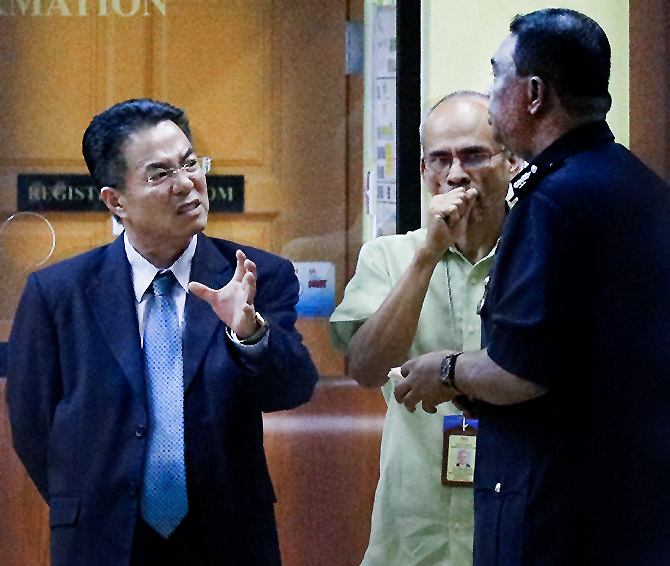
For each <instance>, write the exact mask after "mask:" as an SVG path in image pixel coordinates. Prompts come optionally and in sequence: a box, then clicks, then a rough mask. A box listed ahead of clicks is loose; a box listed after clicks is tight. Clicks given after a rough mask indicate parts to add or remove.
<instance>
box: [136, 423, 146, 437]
mask: <svg viewBox="0 0 670 566" xmlns="http://www.w3.org/2000/svg"><path fill="white" fill-rule="evenodd" d="M146 433H147V429H146V428H144V427H143V426H142V425H139V426H138V427H137V428H136V429H135V436H137V438H143V437H144V435H145V434H146Z"/></svg>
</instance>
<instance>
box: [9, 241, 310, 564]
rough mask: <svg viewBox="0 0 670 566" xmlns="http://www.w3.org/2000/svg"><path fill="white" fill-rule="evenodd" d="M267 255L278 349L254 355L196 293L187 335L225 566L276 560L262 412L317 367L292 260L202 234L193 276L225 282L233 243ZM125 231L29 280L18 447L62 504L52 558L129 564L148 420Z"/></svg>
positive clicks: (197, 468) (287, 400)
mask: <svg viewBox="0 0 670 566" xmlns="http://www.w3.org/2000/svg"><path fill="white" fill-rule="evenodd" d="M238 248H240V249H242V250H243V251H244V252H245V254H246V255H247V257H248V258H249V259H251V260H253V261H254V262H256V265H257V268H258V285H257V289H258V290H257V294H256V298H255V305H256V308H257V309H258V311H259V312H260V313H261V314H262V315H263V316H264V317H265V319H266V320H267V321H268V323H269V326H270V336H269V347H268V351H267V355H265V356H263V357H262V359H260V360H257V361H254V362H250V361H249V360H247V359H244V358H243V357H241V356H240V352H239V350H238V349H237V348H236V347H235V346H234V345H233V344H232V343H231V342H230V340H229V338H228V337H227V336H226V335H225V325H224V324H223V323H222V322H221V321H220V320H219V319H218V317H217V316H216V314H215V313H214V312H213V311H212V310H211V307H210V306H209V305H208V304H207V303H206V302H204V301H202V300H200V299H198V298H197V297H195V296H193V295H191V294H189V295H188V296H187V300H186V307H185V329H184V388H185V397H184V413H185V436H186V450H187V466H188V472H189V477H191V478H192V482H193V488H194V490H195V496H196V497H197V499H198V502H199V507H200V510H201V516H202V522H203V524H204V527H205V537H206V539H207V547H208V548H207V552H208V554H209V556H210V557H211V560H212V562H213V563H214V564H218V563H220V562H221V560H222V557H224V556H225V557H226V560H227V561H226V564H240V565H242V564H244V565H251V564H253V565H255V564H278V563H279V549H278V544H277V534H276V526H275V520H274V510H273V504H274V502H275V495H274V491H273V488H272V483H271V481H270V477H269V475H268V470H267V465H266V461H265V453H264V450H263V427H262V417H261V413H262V412H264V411H277V410H282V409H290V408H292V407H295V406H297V405H300V404H301V403H305V402H306V401H308V400H309V398H310V396H311V394H312V391H313V388H314V385H315V382H316V380H317V371H316V368H315V367H314V365H313V363H312V361H311V359H310V356H309V353H308V352H307V349H306V348H305V347H304V346H303V345H302V342H301V337H300V335H299V334H298V332H297V331H296V330H295V327H294V323H295V320H296V313H295V308H294V307H295V303H296V302H297V298H298V281H297V279H296V277H295V274H294V270H293V267H292V265H291V264H290V262H288V261H286V260H284V259H281V258H279V257H277V256H274V255H272V254H269V253H267V252H263V251H261V250H257V249H254V248H250V247H245V246H239V245H237V244H234V243H231V242H227V241H224V240H215V239H210V238H208V237H206V236H203V235H200V236H198V246H197V249H196V253H195V256H194V258H193V263H192V267H191V280H194V281H200V282H202V283H204V284H206V285H208V286H210V287H213V288H219V287H221V286H223V285H225V284H226V283H227V282H228V281H229V280H230V279H231V277H232V275H233V272H234V268H235V251H236V250H237V249H238ZM134 301H135V299H134V295H133V289H132V284H131V272H130V266H129V264H128V261H127V258H126V254H125V250H124V246H123V239H122V238H118V239H117V240H116V241H115V242H113V243H112V244H110V245H108V246H104V247H101V248H97V249H95V250H92V251H90V252H88V253H85V254H82V255H80V256H77V257H75V258H72V259H69V260H66V261H63V262H61V263H58V264H56V265H53V266H50V267H47V268H45V269H43V270H41V271H38V272H36V273H34V274H32V275H31V276H30V277H29V278H28V282H27V284H26V288H25V290H24V293H23V296H22V299H21V302H20V305H19V308H18V310H17V313H16V318H15V321H14V325H13V328H12V334H11V337H10V345H9V372H8V402H9V410H10V419H11V425H12V433H13V440H14V445H15V448H16V451H17V453H18V455H19V457H20V458H21V461H22V462H23V464H24V465H25V467H26V469H27V471H28V473H29V474H30V477H31V478H32V480H33V481H34V482H35V485H36V486H37V488H38V489H39V491H40V493H41V494H42V496H43V497H44V499H45V500H46V501H47V503H48V504H49V507H50V526H51V557H52V562H51V564H52V566H77V565H81V566H91V565H93V564H95V565H96V566H104V565H109V566H122V565H125V564H127V563H128V560H129V551H130V548H131V544H132V538H133V532H134V530H135V522H136V520H137V518H138V514H139V492H140V486H141V482H142V471H143V464H144V459H145V455H146V450H147V444H148V435H147V432H148V429H149V427H150V420H149V412H148V408H147V395H146V385H145V377H144V361H143V355H142V351H141V348H140V338H139V330H138V323H137V316H136V309H135V303H134Z"/></svg>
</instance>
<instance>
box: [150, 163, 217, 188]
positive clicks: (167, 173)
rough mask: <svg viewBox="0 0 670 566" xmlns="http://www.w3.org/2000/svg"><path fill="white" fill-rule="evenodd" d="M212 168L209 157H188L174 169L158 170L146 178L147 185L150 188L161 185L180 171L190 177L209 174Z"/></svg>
mask: <svg viewBox="0 0 670 566" xmlns="http://www.w3.org/2000/svg"><path fill="white" fill-rule="evenodd" d="M211 168H212V158H211V157H198V158H196V157H190V158H188V159H187V160H186V162H185V163H184V164H183V165H182V166H181V167H177V168H176V169H173V168H169V169H159V170H157V171H156V172H155V173H153V174H152V175H149V176H148V177H147V183H148V184H149V185H152V186H154V187H155V186H157V185H161V184H162V183H164V182H165V181H167V180H168V179H172V178H174V177H176V176H177V175H179V173H181V172H182V171H185V172H186V173H190V174H191V175H195V174H199V173H204V174H205V175H206V174H207V173H209V171H210V169H211Z"/></svg>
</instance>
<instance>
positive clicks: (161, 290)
mask: <svg viewBox="0 0 670 566" xmlns="http://www.w3.org/2000/svg"><path fill="white" fill-rule="evenodd" d="M176 282H177V280H176V279H175V276H174V273H172V271H170V270H169V269H168V270H167V271H159V272H158V273H156V276H155V277H154V280H153V281H152V283H151V286H152V288H153V291H154V295H156V296H158V295H161V296H168V297H169V296H170V294H171V293H172V287H173V286H174V284H175V283H176Z"/></svg>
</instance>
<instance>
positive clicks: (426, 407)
mask: <svg viewBox="0 0 670 566" xmlns="http://www.w3.org/2000/svg"><path fill="white" fill-rule="evenodd" d="M421 406H422V407H423V410H424V411H426V413H430V414H431V415H433V414H435V413H437V407H436V406H435V405H431V404H430V403H427V402H426V401H422V402H421Z"/></svg>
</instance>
